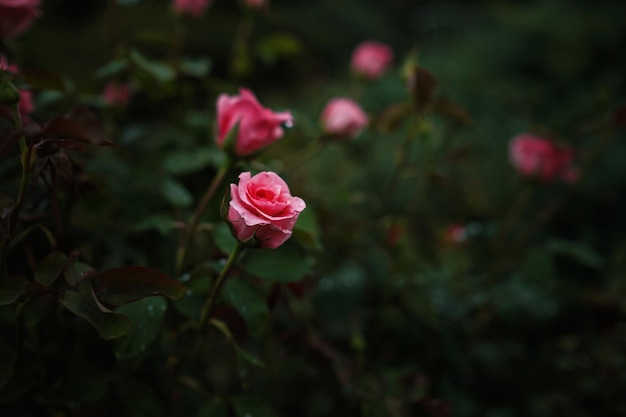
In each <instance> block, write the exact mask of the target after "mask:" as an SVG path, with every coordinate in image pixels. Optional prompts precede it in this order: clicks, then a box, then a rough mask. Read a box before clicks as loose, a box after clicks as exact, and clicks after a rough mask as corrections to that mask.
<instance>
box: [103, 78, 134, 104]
mask: <svg viewBox="0 0 626 417" xmlns="http://www.w3.org/2000/svg"><path fill="white" fill-rule="evenodd" d="M131 96H132V91H131V89H130V86H129V85H128V84H120V83H115V82H110V83H108V84H107V85H105V86H104V89H103V90H102V99H103V100H104V101H105V102H106V103H107V104H108V105H109V106H117V107H126V106H127V105H128V102H129V101H130V98H131Z"/></svg>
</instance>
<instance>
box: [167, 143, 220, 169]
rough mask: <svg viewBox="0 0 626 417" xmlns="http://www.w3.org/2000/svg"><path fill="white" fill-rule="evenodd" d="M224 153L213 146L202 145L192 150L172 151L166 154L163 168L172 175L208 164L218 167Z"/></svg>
mask: <svg viewBox="0 0 626 417" xmlns="http://www.w3.org/2000/svg"><path fill="white" fill-rule="evenodd" d="M223 162H224V153H223V152H221V151H220V150H219V149H216V148H214V147H204V148H198V149H194V150H193V151H180V152H174V153H171V154H169V155H168V156H167V158H166V159H165V162H164V166H165V169H166V170H167V171H168V172H169V173H171V174H173V175H181V174H190V173H193V172H197V171H200V170H202V169H204V168H206V167H208V166H213V167H220V166H221V165H222V163H223Z"/></svg>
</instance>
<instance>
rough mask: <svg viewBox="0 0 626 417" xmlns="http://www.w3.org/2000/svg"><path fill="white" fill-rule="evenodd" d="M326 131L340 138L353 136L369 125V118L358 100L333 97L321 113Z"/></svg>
mask: <svg viewBox="0 0 626 417" xmlns="http://www.w3.org/2000/svg"><path fill="white" fill-rule="evenodd" d="M320 122H321V123H322V128H323V129H324V132H325V133H327V134H330V135H333V136H336V137H338V138H342V139H343V138H353V137H355V136H357V135H358V134H359V133H361V131H363V129H365V128H366V127H367V124H368V123H369V120H368V118H367V115H366V114H365V112H364V111H363V110H362V109H361V106H359V105H358V104H357V103H356V102H354V101H352V100H350V99H348V98H344V97H338V98H333V99H331V100H330V101H329V102H328V103H327V104H326V107H324V110H323V111H322V114H321V115H320Z"/></svg>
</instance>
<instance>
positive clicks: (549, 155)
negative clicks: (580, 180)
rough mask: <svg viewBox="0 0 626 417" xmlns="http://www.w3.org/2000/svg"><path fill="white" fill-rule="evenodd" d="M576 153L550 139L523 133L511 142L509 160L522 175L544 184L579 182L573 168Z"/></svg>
mask: <svg viewBox="0 0 626 417" xmlns="http://www.w3.org/2000/svg"><path fill="white" fill-rule="evenodd" d="M573 158H574V152H573V151H572V149H571V148H566V147H562V146H558V145H556V144H554V143H553V142H551V141H549V140H548V139H544V138H541V137H538V136H533V135H531V134H529V133H522V134H520V135H517V136H515V137H514V138H513V139H511V141H510V142H509V159H510V161H511V163H512V164H513V166H514V167H515V168H516V169H517V170H518V172H519V173H520V175H522V176H524V177H529V178H537V179H539V180H540V181H542V182H551V181H557V180H560V181H565V182H568V183H571V182H574V181H576V180H577V175H576V172H577V171H576V170H574V169H573V168H572V167H571V164H572V161H573Z"/></svg>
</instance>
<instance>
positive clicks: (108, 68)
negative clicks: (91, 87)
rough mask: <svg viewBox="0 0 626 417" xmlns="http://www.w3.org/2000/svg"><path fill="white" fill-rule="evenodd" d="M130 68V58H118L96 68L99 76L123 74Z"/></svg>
mask: <svg viewBox="0 0 626 417" xmlns="http://www.w3.org/2000/svg"><path fill="white" fill-rule="evenodd" d="M127 68H128V60H127V59H125V58H123V59H116V60H114V61H111V62H109V63H107V64H106V65H104V66H102V67H100V68H98V69H97V70H96V77H97V78H110V77H114V76H116V75H119V74H121V73H122V72H124V71H125V70H126V69H127Z"/></svg>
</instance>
